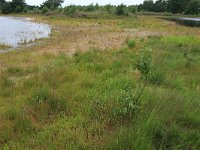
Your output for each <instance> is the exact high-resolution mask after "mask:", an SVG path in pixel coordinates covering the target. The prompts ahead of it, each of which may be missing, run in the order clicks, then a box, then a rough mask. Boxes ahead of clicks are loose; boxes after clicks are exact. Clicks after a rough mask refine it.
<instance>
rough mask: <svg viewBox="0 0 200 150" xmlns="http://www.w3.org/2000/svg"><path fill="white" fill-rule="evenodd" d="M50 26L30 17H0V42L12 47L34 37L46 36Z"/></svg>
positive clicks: (31, 40) (49, 31) (29, 40)
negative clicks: (34, 20)
mask: <svg viewBox="0 0 200 150" xmlns="http://www.w3.org/2000/svg"><path fill="white" fill-rule="evenodd" d="M50 33H51V27H50V26H49V25H47V24H43V23H36V22H33V20H31V19H30V18H21V17H0V44H1V45H9V46H10V47H12V49H13V48H14V49H15V48H17V47H19V46H20V45H21V44H25V43H29V42H33V41H35V40H36V39H41V38H48V37H49V34H50Z"/></svg>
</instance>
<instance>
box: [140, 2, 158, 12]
mask: <svg viewBox="0 0 200 150" xmlns="http://www.w3.org/2000/svg"><path fill="white" fill-rule="evenodd" d="M138 9H139V10H140V11H154V10H155V9H154V2H153V0H145V1H144V2H143V4H141V5H139V6H138Z"/></svg>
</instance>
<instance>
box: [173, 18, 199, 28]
mask: <svg viewBox="0 0 200 150" xmlns="http://www.w3.org/2000/svg"><path fill="white" fill-rule="evenodd" d="M170 20H172V21H175V22H177V23H179V24H182V25H186V26H191V27H200V18H173V19H170Z"/></svg>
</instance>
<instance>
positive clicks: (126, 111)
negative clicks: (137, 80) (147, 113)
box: [113, 85, 139, 120]
mask: <svg viewBox="0 0 200 150" xmlns="http://www.w3.org/2000/svg"><path fill="white" fill-rule="evenodd" d="M117 102H118V105H117V107H116V108H114V111H113V112H114V116H117V117H120V118H122V119H125V120H128V119H131V118H133V116H135V115H137V111H138V110H139V101H138V99H137V98H136V94H135V90H134V88H133V87H132V86H130V85H127V86H126V87H125V88H124V89H123V90H122V92H121V94H120V96H119V98H118V100H117Z"/></svg>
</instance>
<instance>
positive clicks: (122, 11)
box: [116, 4, 126, 16]
mask: <svg viewBox="0 0 200 150" xmlns="http://www.w3.org/2000/svg"><path fill="white" fill-rule="evenodd" d="M116 14H117V15H119V16H120V15H125V14H126V5H123V4H121V5H119V6H117V8H116Z"/></svg>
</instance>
